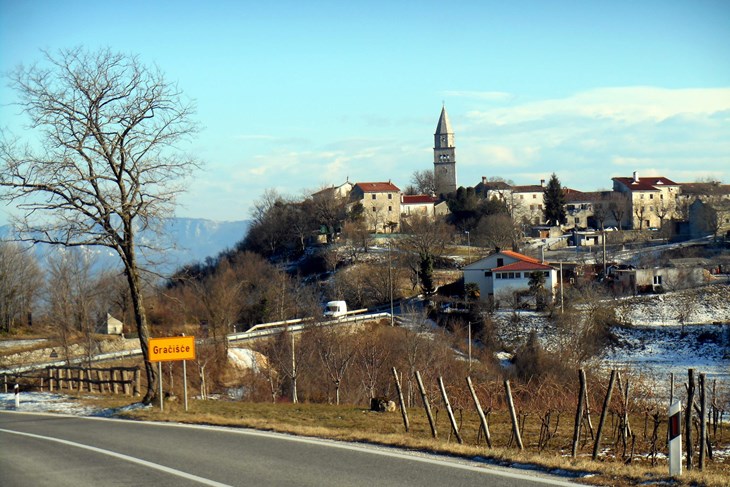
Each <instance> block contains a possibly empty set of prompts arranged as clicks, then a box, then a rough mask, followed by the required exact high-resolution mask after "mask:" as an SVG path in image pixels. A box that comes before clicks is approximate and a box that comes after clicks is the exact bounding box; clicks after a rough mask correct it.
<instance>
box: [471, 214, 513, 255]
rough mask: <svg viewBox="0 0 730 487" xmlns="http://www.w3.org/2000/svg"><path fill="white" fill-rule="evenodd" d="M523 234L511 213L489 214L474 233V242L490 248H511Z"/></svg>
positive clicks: (480, 221)
mask: <svg viewBox="0 0 730 487" xmlns="http://www.w3.org/2000/svg"><path fill="white" fill-rule="evenodd" d="M521 236H522V231H521V229H520V226H519V225H517V224H516V223H515V221H514V220H513V219H512V218H510V216H509V215H505V214H496V215H487V216H485V217H483V218H482V219H481V220H479V224H478V225H477V227H476V229H474V232H473V233H472V238H473V242H475V243H477V244H478V245H481V246H482V247H488V248H492V249H493V248H495V247H500V248H505V249H511V248H512V247H513V246H514V245H515V243H516V242H517V241H518V240H519V238H520V237H521Z"/></svg>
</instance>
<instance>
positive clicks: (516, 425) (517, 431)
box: [504, 380, 525, 450]
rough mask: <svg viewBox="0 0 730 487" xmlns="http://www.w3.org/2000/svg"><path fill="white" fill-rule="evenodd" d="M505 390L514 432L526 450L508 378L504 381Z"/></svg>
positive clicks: (521, 448) (520, 446) (522, 448)
mask: <svg viewBox="0 0 730 487" xmlns="http://www.w3.org/2000/svg"><path fill="white" fill-rule="evenodd" d="M504 392H505V395H506V396H507V406H508V407H509V414H510V418H511V419H512V433H513V434H514V435H515V439H516V440H517V446H518V447H519V448H520V450H524V449H525V447H524V445H523V444H522V436H521V435H520V424H519V423H518V422H517V412H516V411H515V403H514V402H513V401H512V389H511V388H510V386H509V381H508V380H506V381H504Z"/></svg>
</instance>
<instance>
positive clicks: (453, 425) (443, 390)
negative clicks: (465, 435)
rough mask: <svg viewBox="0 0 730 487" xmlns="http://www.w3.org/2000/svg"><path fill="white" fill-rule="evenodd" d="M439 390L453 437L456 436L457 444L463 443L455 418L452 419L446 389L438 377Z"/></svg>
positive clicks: (452, 413)
mask: <svg viewBox="0 0 730 487" xmlns="http://www.w3.org/2000/svg"><path fill="white" fill-rule="evenodd" d="M439 388H440V389H441V398H442V399H443V400H444V404H446V412H447V413H448V415H449V421H451V429H452V430H454V436H456V441H458V442H459V444H461V443H464V441H463V440H462V439H461V435H460V434H459V427H458V426H457V424H456V418H455V417H454V411H453V410H452V409H451V403H450V402H449V396H447V395H446V387H444V379H443V378H442V377H441V376H439Z"/></svg>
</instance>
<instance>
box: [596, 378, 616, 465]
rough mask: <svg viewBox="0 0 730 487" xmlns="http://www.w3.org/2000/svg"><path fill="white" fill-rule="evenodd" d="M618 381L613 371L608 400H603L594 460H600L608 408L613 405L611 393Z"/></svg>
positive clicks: (607, 394) (607, 392)
mask: <svg viewBox="0 0 730 487" xmlns="http://www.w3.org/2000/svg"><path fill="white" fill-rule="evenodd" d="M615 381H616V371H615V370H612V371H611V378H610V379H609V380H608V390H607V391H606V398H605V399H604V400H603V410H601V419H600V420H599V421H598V431H596V442H595V443H594V444H593V459H594V460H596V459H597V458H598V450H599V449H600V448H601V434H602V433H603V425H604V424H606V416H607V415H608V408H609V406H610V404H611V393H612V391H613V383H614V382H615Z"/></svg>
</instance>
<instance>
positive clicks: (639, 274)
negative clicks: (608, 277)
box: [611, 267, 708, 294]
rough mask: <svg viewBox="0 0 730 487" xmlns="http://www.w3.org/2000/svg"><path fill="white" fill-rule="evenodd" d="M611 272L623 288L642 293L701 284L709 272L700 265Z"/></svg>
mask: <svg viewBox="0 0 730 487" xmlns="http://www.w3.org/2000/svg"><path fill="white" fill-rule="evenodd" d="M611 274H612V275H613V276H614V277H615V278H616V281H617V282H618V284H619V286H620V287H621V288H622V289H623V290H625V291H626V292H630V293H632V294H640V293H646V292H657V291H675V290H677V289H686V288H690V287H695V286H699V285H700V284H702V283H703V282H705V280H706V274H708V272H707V271H706V270H705V269H703V268H700V267H654V268H650V269H615V270H612V271H611Z"/></svg>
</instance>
